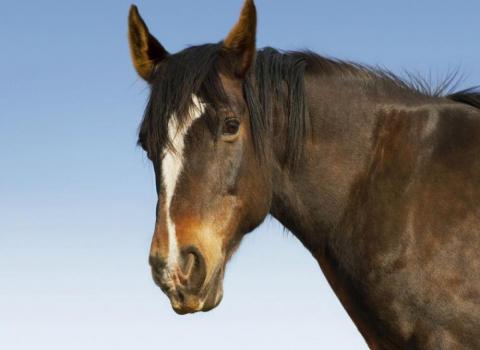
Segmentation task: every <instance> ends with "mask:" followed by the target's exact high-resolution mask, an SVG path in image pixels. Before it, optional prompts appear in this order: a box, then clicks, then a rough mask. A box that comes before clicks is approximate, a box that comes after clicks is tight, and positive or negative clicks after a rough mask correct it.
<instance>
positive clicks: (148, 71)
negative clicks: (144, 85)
mask: <svg viewBox="0 0 480 350" xmlns="http://www.w3.org/2000/svg"><path fill="white" fill-rule="evenodd" d="M128 41H129V43H130V53H131V55H132V61H133V65H134V66H135V69H136V70H137V73H138V74H139V75H140V76H141V77H142V78H143V79H145V80H146V81H148V82H149V81H151V78H152V73H153V71H154V68H155V66H156V65H157V64H158V63H159V62H160V61H162V60H163V59H164V58H165V57H167V56H168V52H167V51H166V50H165V49H164V48H163V46H162V45H161V44H160V43H159V42H158V40H157V39H155V37H154V36H153V35H151V34H150V32H149V31H148V28H147V26H146V24H145V22H144V21H143V19H142V17H140V14H139V13H138V9H137V7H136V6H135V5H132V6H131V7H130V12H129V14H128Z"/></svg>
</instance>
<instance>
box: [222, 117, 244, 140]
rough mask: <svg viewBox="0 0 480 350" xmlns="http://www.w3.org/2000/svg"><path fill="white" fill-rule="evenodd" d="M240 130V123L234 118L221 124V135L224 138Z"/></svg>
mask: <svg viewBox="0 0 480 350" xmlns="http://www.w3.org/2000/svg"><path fill="white" fill-rule="evenodd" d="M239 128H240V121H239V120H238V119H236V118H227V119H225V123H224V124H223V130H222V133H223V134H224V135H226V136H228V135H235V134H236V133H237V132H238V129H239Z"/></svg>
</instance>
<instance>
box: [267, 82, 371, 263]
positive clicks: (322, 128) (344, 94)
mask: <svg viewBox="0 0 480 350" xmlns="http://www.w3.org/2000/svg"><path fill="white" fill-rule="evenodd" d="M358 86H359V84H358V82H355V81H353V80H352V81H351V82H345V79H338V78H337V77H335V76H327V77H326V76H320V75H316V74H306V76H305V89H306V97H307V105H308V118H310V120H309V125H310V132H309V136H308V137H307V139H306V140H305V143H304V147H305V148H304V151H303V156H302V157H301V161H300V162H299V164H298V166H297V168H296V169H295V171H290V170H288V169H286V168H285V167H282V166H281V162H280V161H278V160H279V159H282V156H283V155H282V154H281V153H282V152H283V150H282V149H281V147H279V148H278V149H276V150H274V153H275V156H274V159H276V160H277V161H275V162H274V165H273V171H272V178H273V197H272V207H271V214H272V215H273V216H274V217H275V218H276V219H277V220H279V221H280V222H281V223H282V224H283V225H284V226H285V227H287V228H288V229H289V230H290V231H291V232H292V233H293V234H294V235H296V236H297V237H298V238H299V239H300V240H301V241H302V243H303V244H304V245H305V246H306V247H307V248H308V249H309V250H310V251H311V252H312V253H314V255H315V252H316V251H319V250H324V249H325V248H327V247H328V244H329V242H331V240H332V234H334V232H335V228H336V227H337V226H338V225H339V223H340V221H341V219H342V216H343V213H344V212H345V210H346V207H347V204H348V197H349V194H350V193H351V191H352V188H353V186H354V185H355V182H356V179H357V178H358V176H359V175H360V174H362V173H363V172H364V170H365V167H366V165H367V164H368V159H369V157H370V155H371V153H372V145H371V134H372V130H373V129H374V127H375V117H374V115H375V113H374V111H373V108H374V106H373V104H372V103H371V102H370V101H368V100H367V98H366V97H365V94H364V93H363V92H362V91H361V89H359V88H358ZM339 91H341V93H339ZM282 118H285V116H284V115H282V114H281V113H280V114H279V115H278V117H277V116H276V118H275V119H276V120H277V125H274V128H280V127H281V126H282V125H286V123H284V122H281V119H282ZM274 123H275V121H274ZM280 134H285V133H280ZM275 143H277V144H282V143H283V142H277V141H276V142H275ZM283 144H284V143H283Z"/></svg>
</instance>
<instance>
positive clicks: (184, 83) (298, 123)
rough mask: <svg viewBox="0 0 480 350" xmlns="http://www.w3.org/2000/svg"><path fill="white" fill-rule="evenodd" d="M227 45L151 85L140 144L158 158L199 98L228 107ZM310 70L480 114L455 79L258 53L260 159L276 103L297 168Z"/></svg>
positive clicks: (186, 56) (191, 52)
mask: <svg viewBox="0 0 480 350" xmlns="http://www.w3.org/2000/svg"><path fill="white" fill-rule="evenodd" d="M221 49H222V43H217V44H206V45H201V46H192V47H189V48H187V49H185V50H183V51H181V52H179V53H177V54H174V55H171V56H169V57H168V58H167V59H166V60H165V63H162V65H161V66H160V67H159V68H158V69H157V71H156V72H155V73H154V77H153V80H152V85H151V94H150V98H149V101H148V104H147V107H146V110H145V115H144V118H143V121H142V124H141V126H140V131H139V144H140V145H142V147H143V148H144V149H146V150H147V151H148V153H149V154H150V155H151V156H153V157H156V156H161V155H160V154H159V151H160V150H161V149H163V147H165V146H166V145H167V146H168V145H171V143H170V140H169V138H168V122H169V119H170V118H171V117H172V116H174V117H175V118H177V122H178V124H179V125H181V124H182V123H183V122H184V120H185V117H186V116H187V115H188V113H187V111H188V110H189V108H190V106H191V103H192V101H191V96H192V94H196V95H198V96H200V97H201V98H202V100H204V101H206V102H207V103H212V104H218V103H222V104H224V105H225V104H227V98H226V94H225V91H224V90H223V87H222V84H221V82H220V78H219V75H218V72H219V68H220V64H221V62H220V58H221ZM307 69H312V70H315V71H318V72H320V73H321V74H326V75H329V74H337V75H339V76H343V77H354V78H355V79H358V80H359V82H360V83H362V84H363V85H364V86H366V85H369V84H375V85H381V86H382V88H390V89H395V90H397V91H398V90H402V91H403V92H406V93H408V94H416V95H418V96H420V97H441V96H445V97H446V98H449V99H451V100H453V101H457V102H462V103H466V104H469V105H472V106H474V107H477V108H480V92H478V90H476V89H468V90H464V91H460V92H457V93H452V94H449V93H450V92H451V91H452V85H453V83H454V81H455V77H456V75H455V74H454V75H451V76H449V77H447V78H446V79H445V81H444V82H442V83H441V84H439V85H438V86H437V87H435V88H433V87H432V86H431V84H429V83H427V82H426V81H425V80H424V79H421V78H419V77H416V76H413V75H409V76H408V79H402V78H399V77H398V76H397V75H395V74H393V73H392V72H390V71H387V70H384V69H377V68H372V67H368V66H364V65H360V64H356V63H352V62H345V61H340V60H335V59H330V58H325V57H322V56H319V55H317V54H315V53H313V52H309V51H290V52H282V51H278V50H276V49H273V48H264V49H261V50H259V51H257V55H256V60H255V68H254V69H252V71H251V73H250V75H249V76H248V77H247V78H246V79H245V81H244V86H243V89H244V95H245V99H246V102H247V105H248V108H249V113H250V117H251V128H252V135H251V136H252V141H253V144H254V146H255V149H256V151H257V153H258V154H259V156H260V157H261V156H262V155H264V154H265V140H266V139H267V137H266V134H267V133H268V132H271V129H272V128H271V125H272V118H273V117H274V113H275V110H274V102H276V103H277V104H279V105H280V106H281V108H283V112H284V114H285V116H286V120H285V123H286V128H285V129H286V130H287V135H286V147H285V159H284V160H283V161H284V165H285V166H286V167H288V168H294V167H295V164H296V163H297V162H298V160H299V158H300V156H301V154H302V150H303V142H304V140H305V137H306V136H307V134H308V132H309V118H308V116H307V113H308V111H307V105H306V99H305V86H304V76H305V72H306V70H307Z"/></svg>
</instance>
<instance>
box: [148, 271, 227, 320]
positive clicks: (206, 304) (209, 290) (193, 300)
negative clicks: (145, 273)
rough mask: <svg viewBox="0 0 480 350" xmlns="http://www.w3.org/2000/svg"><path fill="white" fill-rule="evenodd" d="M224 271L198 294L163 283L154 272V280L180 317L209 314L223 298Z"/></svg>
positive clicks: (213, 277)
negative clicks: (192, 314) (202, 313)
mask: <svg viewBox="0 0 480 350" xmlns="http://www.w3.org/2000/svg"><path fill="white" fill-rule="evenodd" d="M223 271H224V269H223V268H222V269H218V270H217V271H216V272H215V273H214V274H213V276H212V278H210V280H209V281H208V283H206V284H205V285H204V287H203V288H202V289H201V290H200V291H199V292H198V293H192V292H191V291H189V290H188V288H184V287H182V286H175V285H174V284H172V283H168V285H166V284H165V283H162V282H161V281H160V278H159V277H158V275H156V274H155V273H154V272H153V271H152V272H153V273H152V275H153V280H154V281H155V284H157V285H158V286H159V287H160V288H161V290H162V291H163V292H164V293H165V294H166V295H167V297H168V298H169V299H170V304H171V306H172V309H173V311H175V312H176V313H177V314H179V315H185V314H191V313H196V312H200V311H201V312H207V311H210V310H212V309H214V308H216V307H217V306H218V305H219V304H220V302H221V301H222V298H223V274H224V273H223Z"/></svg>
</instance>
